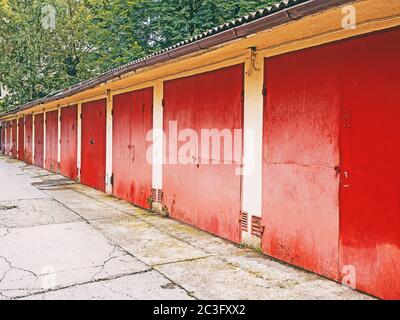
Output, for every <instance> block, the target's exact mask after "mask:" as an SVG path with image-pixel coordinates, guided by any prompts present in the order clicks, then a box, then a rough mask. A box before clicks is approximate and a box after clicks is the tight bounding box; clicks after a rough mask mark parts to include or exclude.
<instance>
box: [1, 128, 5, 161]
mask: <svg viewBox="0 0 400 320" xmlns="http://www.w3.org/2000/svg"><path fill="white" fill-rule="evenodd" d="M0 142H1V145H0V152H1V153H2V154H5V130H4V126H3V127H1V128H0Z"/></svg>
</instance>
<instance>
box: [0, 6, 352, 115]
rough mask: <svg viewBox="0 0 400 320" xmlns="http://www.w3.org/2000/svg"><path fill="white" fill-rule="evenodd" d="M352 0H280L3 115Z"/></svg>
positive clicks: (69, 94)
mask: <svg viewBox="0 0 400 320" xmlns="http://www.w3.org/2000/svg"><path fill="white" fill-rule="evenodd" d="M353 1H355V0H283V1H280V2H278V3H276V4H273V5H271V6H268V7H267V8H264V9H261V10H257V11H255V12H253V13H251V14H248V15H246V16H244V17H240V18H238V19H235V20H232V21H229V22H226V23H224V24H223V25H220V26H218V27H215V28H213V29H211V30H208V31H205V32H203V33H201V34H199V35H197V36H194V37H191V38H189V39H187V40H185V41H181V42H179V43H177V44H175V45H173V46H171V47H168V48H166V49H163V50H161V51H159V52H156V53H153V54H151V55H148V56H146V57H143V58H140V59H137V60H134V61H132V62H130V63H127V64H124V65H122V66H120V67H117V68H113V69H110V70H108V71H107V72H105V73H103V74H100V75H99V76H97V77H96V78H93V79H90V80H86V81H83V82H81V83H78V84H76V85H74V86H72V87H69V88H67V89H63V90H60V91H58V92H55V93H52V94H50V95H48V96H46V97H44V98H41V99H37V100H34V101H31V102H28V103H26V104H24V105H22V106H19V107H17V108H16V109H14V110H12V111H10V112H8V113H7V114H5V115H8V114H13V113H16V112H18V111H21V110H25V109H29V108H31V107H34V106H36V105H39V104H43V103H47V102H50V101H56V100H59V99H62V98H65V97H68V96H71V95H74V94H76V93H79V92H82V91H85V90H87V89H90V88H93V87H95V86H97V85H99V84H101V83H105V82H107V81H109V80H111V79H114V78H117V77H119V76H121V75H123V74H126V73H128V72H131V71H135V70H138V69H141V68H144V67H149V66H152V65H155V64H157V63H161V62H166V61H168V60H171V59H174V58H177V57H181V56H184V55H187V54H190V53H193V52H196V51H200V50H203V49H207V48H210V47H212V46H215V45H218V44H223V43H225V42H229V41H232V40H235V39H239V38H243V37H246V36H248V35H250V34H254V33H256V32H259V31H261V30H267V29H269V28H272V27H276V26H278V25H281V24H284V23H287V22H290V21H292V20H298V19H300V18H302V17H304V16H307V15H310V14H313V13H316V12H320V11H323V10H325V9H328V8H331V7H335V6H338V5H341V4H345V3H348V2H353Z"/></svg>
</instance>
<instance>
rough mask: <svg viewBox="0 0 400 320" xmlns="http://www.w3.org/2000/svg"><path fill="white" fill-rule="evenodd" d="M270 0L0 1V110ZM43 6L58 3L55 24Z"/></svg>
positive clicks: (45, 93) (100, 70)
mask: <svg viewBox="0 0 400 320" xmlns="http://www.w3.org/2000/svg"><path fill="white" fill-rule="evenodd" d="M273 2H276V1H274V0H218V1H217V0H0V82H1V83H3V84H4V85H5V86H6V87H7V88H8V89H9V90H10V93H11V94H10V95H9V96H8V97H7V98H6V99H5V100H4V101H2V102H0V111H1V110H2V109H3V110H7V109H11V108H12V107H14V106H16V105H19V104H22V103H25V102H27V101H31V100H33V99H37V98H40V97H43V96H46V95H49V94H51V93H53V92H55V91H57V90H60V89H63V88H66V87H68V86H71V85H73V84H76V83H78V82H81V81H83V80H86V79H88V78H91V77H94V76H96V75H98V74H99V73H101V72H105V71H106V70H108V69H110V68H113V67H116V66H119V65H121V64H124V63H127V62H129V61H132V60H134V59H136V58H139V57H142V56H144V55H146V54H149V53H152V52H155V51H158V50H160V49H163V48H166V47H168V46H171V45H173V44H174V43H176V42H179V41H182V40H184V39H187V38H189V37H192V36H194V35H196V34H199V33H201V32H203V31H205V30H208V29H210V28H213V27H215V26H217V25H220V24H222V23H224V22H226V21H228V20H231V19H234V18H237V17H239V16H243V15H245V14H247V13H249V12H251V11H254V10H256V9H259V8H262V7H265V6H267V5H268V4H271V3H273ZM46 8H47V9H48V8H54V9H55V11H54V13H55V21H54V22H55V24H54V25H51V26H50V27H49V26H48V25H47V26H46V23H48V22H49V21H47V20H46V19H47V18H48V14H49V12H48V10H47V9H46ZM46 10H47V11H46ZM50 22H51V21H50Z"/></svg>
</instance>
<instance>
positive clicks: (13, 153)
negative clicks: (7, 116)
mask: <svg viewBox="0 0 400 320" xmlns="http://www.w3.org/2000/svg"><path fill="white" fill-rule="evenodd" d="M17 132H18V127H17V119H15V120H13V121H12V127H11V156H12V157H13V158H17Z"/></svg>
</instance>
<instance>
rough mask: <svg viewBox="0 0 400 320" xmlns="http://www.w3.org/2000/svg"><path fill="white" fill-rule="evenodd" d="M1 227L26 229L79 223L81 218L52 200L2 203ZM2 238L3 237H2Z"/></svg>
mask: <svg viewBox="0 0 400 320" xmlns="http://www.w3.org/2000/svg"><path fill="white" fill-rule="evenodd" d="M1 206H4V207H7V208H10V209H8V210H1V211H0V226H3V227H6V228H25V227H33V226H39V225H46V224H59V223H68V222H74V221H79V220H80V218H79V217H78V216H77V215H76V214H74V213H73V212H71V211H70V210H68V209H67V208H65V207H64V206H63V205H62V204H60V203H59V202H57V201H55V200H53V199H51V198H42V199H25V200H12V201H1V202H0V207H1ZM0 237H1V235H0Z"/></svg>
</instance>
